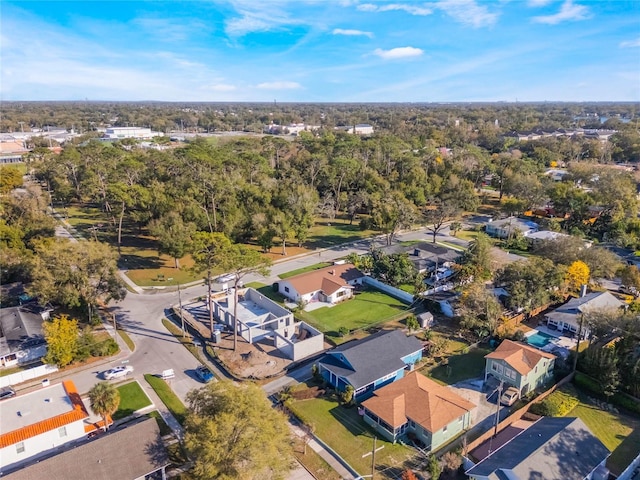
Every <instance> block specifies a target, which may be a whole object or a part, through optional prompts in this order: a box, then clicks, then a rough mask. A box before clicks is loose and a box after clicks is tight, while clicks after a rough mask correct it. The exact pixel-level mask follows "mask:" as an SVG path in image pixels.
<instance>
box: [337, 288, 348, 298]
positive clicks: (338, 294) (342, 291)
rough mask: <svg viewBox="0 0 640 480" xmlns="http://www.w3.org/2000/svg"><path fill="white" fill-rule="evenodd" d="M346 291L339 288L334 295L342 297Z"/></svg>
mask: <svg viewBox="0 0 640 480" xmlns="http://www.w3.org/2000/svg"><path fill="white" fill-rule="evenodd" d="M346 293H347V292H345V291H344V290H340V291H339V292H338V293H336V297H338V298H340V297H344V296H345V294H346Z"/></svg>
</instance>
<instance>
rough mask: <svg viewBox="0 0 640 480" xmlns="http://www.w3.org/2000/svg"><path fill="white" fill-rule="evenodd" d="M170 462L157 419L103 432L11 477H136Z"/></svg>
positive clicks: (81, 479)
mask: <svg viewBox="0 0 640 480" xmlns="http://www.w3.org/2000/svg"><path fill="white" fill-rule="evenodd" d="M168 464H169V460H168V457H167V453H166V450H165V449H164V446H163V445H162V440H161V439H160V431H159V429H158V425H157V423H156V420H155V419H153V418H149V419H147V420H144V421H142V422H138V423H136V424H134V425H130V426H127V427H125V428H121V429H118V430H114V431H112V432H109V433H107V434H105V435H100V436H98V437H97V438H95V439H94V440H91V441H89V442H88V443H84V444H82V445H80V446H78V447H76V448H74V449H72V450H67V451H65V452H63V453H60V454H58V455H55V456H53V457H50V458H47V459H45V460H41V461H39V462H38V463H34V464H32V465H29V466H28V467H25V468H22V469H20V470H18V471H16V472H14V473H10V474H8V475H6V476H3V478H6V479H10V480H33V479H36V478H42V479H46V480H85V479H87V478H91V479H92V480H112V479H115V478H117V479H118V480H134V479H137V478H142V477H144V476H145V475H147V474H149V473H151V472H154V471H156V470H158V469H160V468H162V467H164V466H167V465H168Z"/></svg>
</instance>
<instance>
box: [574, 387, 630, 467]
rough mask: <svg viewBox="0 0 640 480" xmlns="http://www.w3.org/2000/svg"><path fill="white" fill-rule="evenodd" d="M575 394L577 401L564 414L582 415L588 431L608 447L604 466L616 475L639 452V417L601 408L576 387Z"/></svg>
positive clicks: (580, 416)
mask: <svg viewBox="0 0 640 480" xmlns="http://www.w3.org/2000/svg"><path fill="white" fill-rule="evenodd" d="M564 388H572V387H564ZM572 391H573V390H572ZM577 396H578V398H579V399H580V403H579V404H578V406H577V407H575V408H574V409H573V410H571V411H570V412H569V413H568V414H567V417H578V418H580V419H582V421H583V422H584V423H585V424H586V425H587V427H589V429H590V430H591V432H593V434H594V435H595V436H596V437H598V438H599V439H600V441H601V442H602V443H604V444H605V446H606V447H607V448H608V449H609V450H611V452H612V454H611V456H610V457H609V459H608V460H607V467H608V468H609V470H611V472H613V473H614V474H616V475H620V474H621V473H622V471H623V470H624V469H625V468H626V466H627V465H629V464H630V463H631V461H632V460H633V459H634V458H635V457H636V456H637V455H638V453H640V418H638V417H637V416H631V415H628V414H625V413H613V412H607V411H604V410H601V409H600V408H599V407H598V406H597V405H595V404H594V403H593V402H592V401H591V399H590V398H589V396H588V395H587V394H585V393H584V392H582V391H580V390H577Z"/></svg>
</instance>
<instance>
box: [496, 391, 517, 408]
mask: <svg viewBox="0 0 640 480" xmlns="http://www.w3.org/2000/svg"><path fill="white" fill-rule="evenodd" d="M518 398H520V392H519V391H518V389H517V388H515V387H509V388H507V389H506V390H505V391H504V393H503V394H502V396H501V397H500V403H501V404H502V405H505V406H507V407H510V406H511V405H513V404H514V403H516V401H517V400H518Z"/></svg>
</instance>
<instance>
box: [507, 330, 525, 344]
mask: <svg viewBox="0 0 640 480" xmlns="http://www.w3.org/2000/svg"><path fill="white" fill-rule="evenodd" d="M525 338H526V337H525V335H524V332H523V331H522V330H516V331H515V332H514V333H513V335H512V336H511V340H515V341H516V342H524V341H525Z"/></svg>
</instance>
